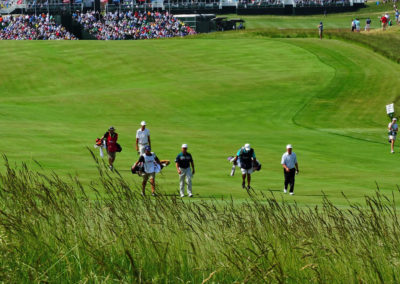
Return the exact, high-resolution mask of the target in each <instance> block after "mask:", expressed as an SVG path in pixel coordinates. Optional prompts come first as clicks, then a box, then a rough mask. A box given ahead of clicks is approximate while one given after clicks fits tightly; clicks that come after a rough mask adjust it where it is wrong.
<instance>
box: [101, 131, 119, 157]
mask: <svg viewBox="0 0 400 284" xmlns="http://www.w3.org/2000/svg"><path fill="white" fill-rule="evenodd" d="M104 137H105V138H106V139H107V140H106V141H107V150H108V151H109V152H117V140H118V134H117V133H114V136H111V135H110V132H107V133H106V134H105V135H104Z"/></svg>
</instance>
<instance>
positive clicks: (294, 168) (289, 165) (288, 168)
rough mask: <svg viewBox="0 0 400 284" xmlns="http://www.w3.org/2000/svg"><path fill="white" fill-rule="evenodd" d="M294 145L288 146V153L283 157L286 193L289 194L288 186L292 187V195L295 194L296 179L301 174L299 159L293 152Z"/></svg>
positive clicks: (284, 190)
mask: <svg viewBox="0 0 400 284" xmlns="http://www.w3.org/2000/svg"><path fill="white" fill-rule="evenodd" d="M292 148H293V147H292V145H291V144H288V145H287V146H286V150H287V151H286V152H285V153H284V154H283V155H282V161H281V164H282V167H283V174H284V176H285V188H284V189H283V192H284V193H287V188H288V185H290V195H293V194H294V177H295V175H296V174H298V173H299V165H298V164H297V157H296V154H295V153H294V152H292Z"/></svg>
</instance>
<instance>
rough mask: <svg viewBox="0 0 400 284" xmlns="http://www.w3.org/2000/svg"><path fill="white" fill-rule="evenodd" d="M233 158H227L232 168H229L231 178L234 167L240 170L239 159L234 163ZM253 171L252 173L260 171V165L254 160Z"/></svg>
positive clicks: (233, 173)
mask: <svg viewBox="0 0 400 284" xmlns="http://www.w3.org/2000/svg"><path fill="white" fill-rule="evenodd" d="M234 160H235V157H233V156H229V157H228V161H229V162H230V163H232V168H231V174H230V175H231V176H232V177H233V176H234V175H235V171H236V167H239V168H240V159H239V158H238V159H237V161H236V162H234ZM253 170H254V171H260V170H261V164H260V162H259V161H258V160H257V159H256V160H254V161H253Z"/></svg>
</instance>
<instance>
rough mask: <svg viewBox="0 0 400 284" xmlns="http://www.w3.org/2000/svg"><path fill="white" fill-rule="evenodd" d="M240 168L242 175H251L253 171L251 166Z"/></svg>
mask: <svg viewBox="0 0 400 284" xmlns="http://www.w3.org/2000/svg"><path fill="white" fill-rule="evenodd" d="M240 170H241V171H242V175H245V174H249V175H251V174H252V173H253V168H251V169H243V168H240Z"/></svg>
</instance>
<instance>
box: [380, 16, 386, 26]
mask: <svg viewBox="0 0 400 284" xmlns="http://www.w3.org/2000/svg"><path fill="white" fill-rule="evenodd" d="M381 22H382V23H384V24H386V23H387V18H386V17H385V16H383V17H382V18H381Z"/></svg>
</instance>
